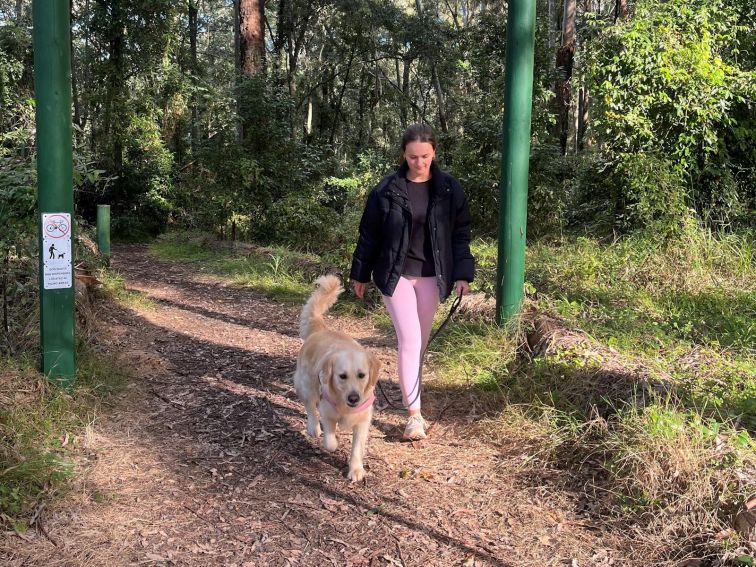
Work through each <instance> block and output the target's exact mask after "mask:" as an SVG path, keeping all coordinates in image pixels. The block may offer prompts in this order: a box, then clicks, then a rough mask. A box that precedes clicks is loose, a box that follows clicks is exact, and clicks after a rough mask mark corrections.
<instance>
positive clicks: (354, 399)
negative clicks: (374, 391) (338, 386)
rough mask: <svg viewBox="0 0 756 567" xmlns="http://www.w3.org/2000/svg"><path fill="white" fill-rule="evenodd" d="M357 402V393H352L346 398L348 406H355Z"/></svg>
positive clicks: (358, 397) (358, 399) (358, 396)
mask: <svg viewBox="0 0 756 567" xmlns="http://www.w3.org/2000/svg"><path fill="white" fill-rule="evenodd" d="M359 401H360V395H359V394H358V393H357V392H352V393H351V394H349V395H348V396H347V402H349V405H350V406H356V405H357V402H359Z"/></svg>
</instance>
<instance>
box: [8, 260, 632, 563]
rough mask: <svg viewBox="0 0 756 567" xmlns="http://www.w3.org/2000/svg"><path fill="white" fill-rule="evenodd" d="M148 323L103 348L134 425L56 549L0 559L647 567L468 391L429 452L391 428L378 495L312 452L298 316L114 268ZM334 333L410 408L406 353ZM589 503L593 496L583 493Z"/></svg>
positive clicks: (133, 319) (75, 507)
mask: <svg viewBox="0 0 756 567" xmlns="http://www.w3.org/2000/svg"><path fill="white" fill-rule="evenodd" d="M113 267H114V268H115V270H117V271H119V272H120V273H121V274H122V275H123V276H124V278H125V280H126V286H127V288H128V289H129V290H132V291H134V292H138V293H139V294H141V295H143V296H144V297H146V298H148V299H149V300H151V301H150V302H148V303H149V304H148V305H146V306H131V307H129V306H126V305H123V304H114V303H107V304H105V305H103V306H102V307H101V310H100V313H99V315H98V338H97V346H98V348H100V349H102V350H104V351H106V352H109V353H112V354H116V355H117V356H118V360H119V361H120V363H121V364H123V365H126V366H129V367H131V368H132V369H133V374H134V380H133V382H132V383H131V384H130V386H129V388H128V389H127V391H126V393H125V394H124V396H123V397H122V399H121V400H120V401H119V402H118V404H117V405H116V407H115V408H114V409H113V410H112V411H110V412H109V413H107V414H106V415H103V416H100V418H99V419H98V420H97V421H96V422H95V423H94V424H93V425H92V426H90V427H89V428H88V430H87V432H86V436H85V439H84V440H83V442H82V445H83V446H84V450H83V451H82V456H81V462H80V463H79V469H80V470H83V472H82V474H80V475H79V476H78V477H77V480H76V481H75V483H74V485H73V487H72V488H71V490H70V491H69V492H68V493H67V494H66V496H65V497H64V498H62V499H59V500H56V501H54V502H52V503H50V504H49V505H48V506H47V507H46V508H45V509H44V510H43V511H42V512H41V516H40V517H39V521H38V524H37V525H38V526H42V527H43V528H44V529H43V530H39V529H38V530H36V531H33V530H30V531H29V532H27V533H26V534H22V535H15V536H14V535H12V533H11V535H8V534H7V533H6V536H7V537H5V536H4V537H3V538H2V539H0V542H2V543H0V558H4V559H5V561H6V562H5V563H4V564H6V565H13V566H20V565H45V566H48V567H52V566H62V565H66V566H69V565H98V566H103V565H107V566H111V565H134V564H140V565H142V564H144V565H149V564H154V565H205V566H207V565H237V566H242V565H261V566H268V565H282V566H283V565H372V566H376V565H397V566H411V565H439V566H440V565H465V566H474V565H477V566H483V565H489V566H501V567H503V566H539V567H541V566H557V565H568V566H572V567H575V566H581V567H585V566H597V567H598V566H607V565H622V566H628V565H644V564H646V563H645V562H643V561H642V560H640V559H639V558H637V557H631V556H630V554H631V548H630V545H629V542H628V541H627V540H625V539H624V537H623V535H622V534H617V533H613V532H610V531H609V530H608V529H606V528H605V527H604V526H603V525H602V523H601V521H600V519H599V518H597V517H595V516H593V515H592V506H591V503H590V502H586V501H585V496H584V495H583V494H584V493H583V492H581V491H580V490H579V487H580V479H576V478H571V479H566V477H567V476H568V475H569V473H568V472H566V471H565V470H557V469H553V470H550V469H548V468H544V469H543V470H539V471H537V472H533V470H527V471H525V469H524V468H523V467H522V466H520V465H521V463H522V460H523V459H524V458H525V453H524V451H522V450H518V447H517V444H516V443H512V444H505V445H504V446H502V444H493V443H492V442H489V441H486V440H485V439H483V438H481V437H479V436H476V435H475V434H474V432H473V426H472V422H473V421H474V420H475V419H476V416H475V414H474V411H475V410H474V408H471V405H470V403H469V400H468V399H467V397H466V393H465V391H464V390H459V391H458V392H454V391H451V392H450V391H449V390H448V389H445V390H443V391H441V390H437V389H434V386H433V376H432V373H431V375H430V376H427V387H426V390H425V392H424V398H423V402H424V410H425V413H426V415H427V417H428V418H429V421H430V423H431V424H432V425H431V430H430V435H429V438H428V439H427V440H425V441H422V442H416V443H405V442H402V441H401V433H402V430H403V425H404V416H403V415H402V414H401V413H400V412H398V411H394V410H390V409H381V410H380V411H377V412H376V414H375V417H374V421H373V426H372V428H371V433H370V440H369V446H368V456H367V466H368V476H367V478H366V481H365V482H363V483H358V484H351V483H350V482H349V481H348V480H347V479H346V477H345V470H346V463H347V458H348V451H349V448H350V446H351V439H350V436H348V435H347V434H346V433H344V434H342V435H341V436H340V447H339V449H338V451H337V452H336V453H333V454H329V453H326V452H324V451H323V450H322V449H321V448H320V446H319V440H313V439H310V438H308V437H307V435H306V433H305V413H304V409H303V407H302V405H301V403H300V402H299V401H298V399H297V397H296V394H295V392H294V388H293V385H292V383H291V375H292V372H293V370H294V365H295V359H296V354H297V351H298V349H299V347H300V345H301V340H300V339H299V337H298V333H297V319H298V309H297V308H296V307H292V306H289V305H284V304H281V303H278V302H276V301H273V300H271V299H267V298H266V297H264V296H262V295H259V294H257V293H255V292H253V291H251V290H249V289H248V288H243V287H239V286H235V285H232V284H230V283H229V282H228V281H227V280H224V279H221V278H218V277H215V276H209V275H206V274H203V273H201V272H198V271H196V270H197V266H196V265H187V264H180V263H175V262H171V261H165V260H159V259H157V258H155V257H153V256H151V255H150V254H149V253H148V251H147V249H146V247H143V246H137V245H121V246H118V247H115V248H114V254H113ZM329 325H330V326H332V327H333V328H337V329H340V330H342V331H345V332H347V333H349V334H351V335H352V336H354V337H355V338H357V339H358V340H360V341H361V342H363V344H365V345H366V346H368V347H369V348H370V349H372V350H373V351H374V352H375V353H376V354H377V355H378V356H379V357H380V358H381V360H382V362H383V371H382V376H383V378H382V380H383V383H384V385H385V386H384V387H385V388H388V389H389V390H390V391H392V392H394V393H396V391H397V390H396V386H395V382H394V381H392V380H390V377H392V376H394V375H395V363H394V355H395V346H394V339H393V337H392V336H390V335H386V334H385V333H383V332H381V331H378V330H376V329H374V328H372V327H366V323H365V320H364V319H358V318H353V317H346V316H342V317H329ZM571 487H574V488H571Z"/></svg>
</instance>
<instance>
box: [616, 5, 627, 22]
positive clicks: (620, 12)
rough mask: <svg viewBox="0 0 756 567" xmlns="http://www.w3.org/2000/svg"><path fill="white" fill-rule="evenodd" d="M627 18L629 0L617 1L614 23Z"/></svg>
mask: <svg viewBox="0 0 756 567" xmlns="http://www.w3.org/2000/svg"><path fill="white" fill-rule="evenodd" d="M624 18H627V0H615V2H614V21H615V22H616V21H617V20H622V19H624Z"/></svg>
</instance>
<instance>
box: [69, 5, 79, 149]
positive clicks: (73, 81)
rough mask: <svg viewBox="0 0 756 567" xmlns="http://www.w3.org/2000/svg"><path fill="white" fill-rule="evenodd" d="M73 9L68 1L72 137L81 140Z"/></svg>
mask: <svg viewBox="0 0 756 567" xmlns="http://www.w3.org/2000/svg"><path fill="white" fill-rule="evenodd" d="M73 23H74V11H73V0H69V2H68V24H69V26H70V40H71V44H70V48H71V98H72V99H73V107H74V116H73V123H74V124H75V125H76V127H77V130H75V131H74V138H75V139H76V140H79V141H80V140H81V127H82V123H81V100H80V97H79V83H78V81H77V76H76V57H75V55H76V53H75V52H74V44H73V28H74V25H73Z"/></svg>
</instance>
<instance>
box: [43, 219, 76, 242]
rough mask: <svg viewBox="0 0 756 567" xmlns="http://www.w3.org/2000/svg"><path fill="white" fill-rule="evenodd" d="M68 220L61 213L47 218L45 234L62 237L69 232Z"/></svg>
mask: <svg viewBox="0 0 756 567" xmlns="http://www.w3.org/2000/svg"><path fill="white" fill-rule="evenodd" d="M69 228H70V227H69V226H68V220H67V219H66V218H65V217H62V216H60V215H52V216H50V217H49V218H48V219H47V224H46V225H45V234H47V236H50V237H51V238H61V237H63V236H65V235H66V234H68V230H69Z"/></svg>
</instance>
